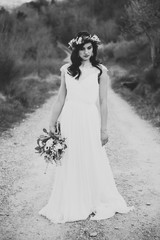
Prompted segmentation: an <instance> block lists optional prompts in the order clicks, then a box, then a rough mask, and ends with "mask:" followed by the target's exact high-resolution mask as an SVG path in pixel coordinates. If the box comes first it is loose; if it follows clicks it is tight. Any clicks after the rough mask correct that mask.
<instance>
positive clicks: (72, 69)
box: [68, 32, 102, 83]
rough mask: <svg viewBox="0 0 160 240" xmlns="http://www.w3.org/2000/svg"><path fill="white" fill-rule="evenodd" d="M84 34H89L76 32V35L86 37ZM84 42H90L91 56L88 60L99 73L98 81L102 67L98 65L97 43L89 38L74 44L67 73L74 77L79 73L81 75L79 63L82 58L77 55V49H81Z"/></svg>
mask: <svg viewBox="0 0 160 240" xmlns="http://www.w3.org/2000/svg"><path fill="white" fill-rule="evenodd" d="M86 36H90V34H89V33H88V32H79V33H78V34H77V37H78V38H79V37H82V38H83V37H86ZM86 43H92V46H93V56H91V57H90V62H91V64H92V66H94V67H96V68H97V69H99V74H98V83H99V81H100V76H101V74H102V69H101V67H100V63H101V62H100V60H98V59H97V49H98V46H97V43H96V42H94V41H92V40H90V39H85V38H84V41H83V43H82V44H77V45H76V46H75V48H74V49H73V50H72V53H71V65H70V66H69V67H68V74H69V75H71V76H72V77H75V79H77V80H78V79H79V77H80V75H81V70H80V68H79V67H80V65H81V63H82V59H81V58H80V56H79V50H81V49H82V47H83V45H84V44H86Z"/></svg>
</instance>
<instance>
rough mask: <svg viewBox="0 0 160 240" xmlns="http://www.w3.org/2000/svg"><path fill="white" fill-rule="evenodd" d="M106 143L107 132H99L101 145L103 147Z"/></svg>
mask: <svg viewBox="0 0 160 240" xmlns="http://www.w3.org/2000/svg"><path fill="white" fill-rule="evenodd" d="M107 142H108V133H107V131H101V143H102V146H104V145H105V144H106V143H107Z"/></svg>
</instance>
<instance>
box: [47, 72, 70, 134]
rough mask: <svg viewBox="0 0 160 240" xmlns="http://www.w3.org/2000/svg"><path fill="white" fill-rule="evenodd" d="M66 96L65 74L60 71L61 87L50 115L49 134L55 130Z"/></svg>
mask: <svg viewBox="0 0 160 240" xmlns="http://www.w3.org/2000/svg"><path fill="white" fill-rule="evenodd" d="M66 94H67V89H66V83H65V73H64V71H62V72H61V85H60V88H59V92H58V96H57V98H56V100H55V102H54V105H53V109H52V115H51V119H50V124H49V130H50V131H51V132H54V130H55V129H54V126H55V123H56V121H57V119H58V117H59V115H60V113H61V111H62V108H63V105H64V102H65V98H66Z"/></svg>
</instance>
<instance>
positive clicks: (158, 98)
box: [152, 89, 160, 106]
mask: <svg viewBox="0 0 160 240" xmlns="http://www.w3.org/2000/svg"><path fill="white" fill-rule="evenodd" d="M152 99H153V103H154V105H155V106H158V105H159V106H160V89H158V90H157V91H156V92H155V93H154V94H153V97H152Z"/></svg>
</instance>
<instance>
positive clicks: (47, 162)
mask: <svg viewBox="0 0 160 240" xmlns="http://www.w3.org/2000/svg"><path fill="white" fill-rule="evenodd" d="M48 165H49V162H47V164H46V169H45V171H44V174H46V173H47V169H48Z"/></svg>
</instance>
